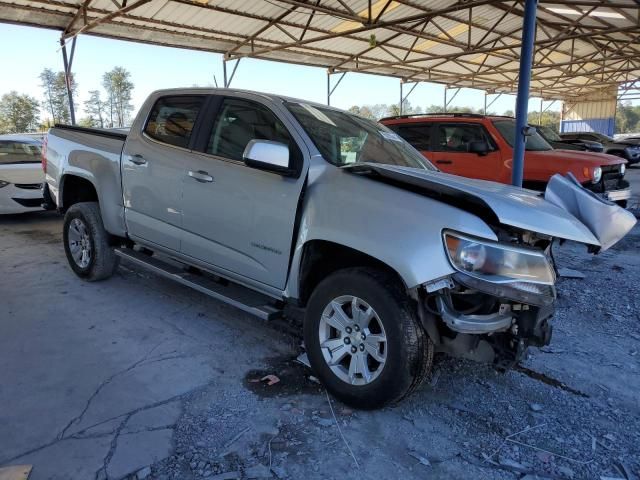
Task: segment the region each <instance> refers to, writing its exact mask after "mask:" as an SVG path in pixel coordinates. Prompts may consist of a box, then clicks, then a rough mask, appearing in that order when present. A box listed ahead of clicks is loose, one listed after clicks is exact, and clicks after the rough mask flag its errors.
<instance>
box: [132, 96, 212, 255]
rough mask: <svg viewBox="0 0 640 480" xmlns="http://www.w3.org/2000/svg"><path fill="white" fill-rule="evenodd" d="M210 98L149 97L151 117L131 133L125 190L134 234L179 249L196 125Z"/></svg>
mask: <svg viewBox="0 0 640 480" xmlns="http://www.w3.org/2000/svg"><path fill="white" fill-rule="evenodd" d="M206 99H207V96H205V95H169V96H162V97H159V98H156V99H150V100H149V102H150V103H153V106H152V107H150V113H149V116H148V117H147V119H146V120H144V121H143V123H142V124H138V125H134V128H132V129H131V133H130V134H129V135H128V136H127V141H126V143H125V147H124V150H123V154H122V190H123V195H124V205H125V220H126V224H127V231H128V233H129V235H130V236H131V237H132V238H134V239H141V240H143V241H147V242H151V243H153V244H156V245H159V246H161V247H164V248H167V249H170V250H174V251H179V250H180V237H181V233H180V229H181V227H182V206H181V204H182V186H183V177H184V175H185V170H186V167H185V165H186V162H187V159H188V158H189V157H191V156H194V154H193V153H192V152H191V151H190V148H191V144H192V142H193V139H194V135H193V134H194V127H195V125H196V122H197V118H198V115H199V113H200V112H201V110H202V109H203V106H204V103H205V101H206ZM146 107H147V106H146V105H145V107H143V108H146Z"/></svg>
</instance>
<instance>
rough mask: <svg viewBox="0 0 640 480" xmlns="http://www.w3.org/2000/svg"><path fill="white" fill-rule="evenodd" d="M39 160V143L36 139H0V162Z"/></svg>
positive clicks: (36, 161)
mask: <svg viewBox="0 0 640 480" xmlns="http://www.w3.org/2000/svg"><path fill="white" fill-rule="evenodd" d="M41 161H42V159H41V158H40V144H39V143H38V142H37V141H35V140H34V141H33V142H31V141H20V140H0V164H10V163H40V162H41Z"/></svg>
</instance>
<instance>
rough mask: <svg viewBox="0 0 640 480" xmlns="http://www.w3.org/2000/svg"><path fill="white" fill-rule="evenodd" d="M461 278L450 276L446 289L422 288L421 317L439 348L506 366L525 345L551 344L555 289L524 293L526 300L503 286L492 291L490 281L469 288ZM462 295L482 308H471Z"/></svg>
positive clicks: (519, 357) (513, 361)
mask: <svg viewBox="0 0 640 480" xmlns="http://www.w3.org/2000/svg"><path fill="white" fill-rule="evenodd" d="M460 279H461V276H460V275H459V274H458V275H454V277H453V278H451V279H449V281H451V283H450V284H449V287H448V288H447V287H445V288H444V289H441V290H438V291H436V292H432V293H431V294H429V293H426V297H425V298H424V300H423V303H422V306H423V308H422V310H421V314H420V318H421V320H422V322H423V325H424V327H425V329H426V331H427V333H428V334H429V336H430V337H431V339H432V340H433V342H434V344H435V346H436V350H437V351H439V352H442V353H446V354H448V355H451V356H455V357H462V358H467V359H470V360H475V361H480V362H485V363H493V364H494V365H495V366H496V367H498V368H500V369H508V368H511V367H512V366H513V365H515V364H516V363H517V362H518V361H519V360H520V359H521V358H522V356H523V355H524V353H525V352H526V350H527V348H528V347H530V346H535V347H542V346H545V345H548V344H549V343H550V341H551V335H552V326H551V319H552V317H553V313H554V301H555V288H553V287H548V290H546V291H545V295H544V296H541V295H539V294H538V295H535V296H534V295H533V294H530V295H527V297H528V298H527V300H529V302H527V301H522V300H523V299H514V298H513V296H512V293H513V292H512V291H508V290H505V288H504V286H500V285H495V286H493V287H495V288H494V291H493V292H490V291H489V290H491V287H489V286H485V288H481V289H478V288H477V286H476V288H473V287H471V286H470V285H469V282H464V283H465V284H466V285H464V284H463V283H462V282H460ZM478 286H479V285H478ZM505 294H506V296H505ZM466 297H472V298H473V300H474V301H475V302H477V303H479V304H482V305H484V307H482V308H479V309H474V308H472V309H471V310H473V312H470V309H469V308H468V306H469V305H468V303H469V302H468V299H466ZM536 297H537V298H536Z"/></svg>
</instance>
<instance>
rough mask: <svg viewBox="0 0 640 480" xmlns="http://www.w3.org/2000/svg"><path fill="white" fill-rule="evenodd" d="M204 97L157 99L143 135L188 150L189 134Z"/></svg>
mask: <svg viewBox="0 0 640 480" xmlns="http://www.w3.org/2000/svg"><path fill="white" fill-rule="evenodd" d="M205 98H206V97H205V96H204V95H176V96H168V97H162V98H159V99H158V100H157V101H156V103H155V105H154V106H153V108H152V109H151V113H150V114H149V117H148V119H147V124H146V125H145V127H144V133H145V134H146V135H147V136H149V137H150V138H152V139H154V140H157V141H158V142H162V143H166V144H167V145H172V146H174V147H180V148H189V143H190V142H191V134H192V132H193V127H194V125H195V123H196V119H197V117H198V113H200V110H201V109H202V106H203V104H204V101H205Z"/></svg>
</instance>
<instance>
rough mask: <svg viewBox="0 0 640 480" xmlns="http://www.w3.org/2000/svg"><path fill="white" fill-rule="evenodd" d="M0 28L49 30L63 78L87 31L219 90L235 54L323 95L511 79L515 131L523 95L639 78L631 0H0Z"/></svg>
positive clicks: (639, 1)
mask: <svg viewBox="0 0 640 480" xmlns="http://www.w3.org/2000/svg"><path fill="white" fill-rule="evenodd" d="M526 12H528V15H527V14H526ZM536 15H537V25H536V23H535V22H536V19H535V17H536ZM527 20H528V21H529V26H530V27H531V28H530V29H527V28H523V25H525V27H526V24H525V21H527ZM0 21H3V22H11V23H17V24H23V25H31V26H37V27H46V28H54V29H59V30H60V31H61V43H62V45H63V49H62V50H63V54H64V56H65V58H66V60H65V65H66V67H65V69H66V70H67V72H69V71H70V69H71V67H72V62H73V50H74V47H75V39H76V38H77V36H78V35H79V34H89V35H99V36H104V37H110V38H117V39H123V40H130V41H135V42H144V43H151V44H157V45H165V46H172V47H180V48H188V49H196V50H204V51H210V52H217V53H222V54H223V55H224V66H225V68H224V70H225V80H224V84H225V86H228V85H229V83H230V80H231V78H232V77H233V72H235V68H236V67H237V62H239V61H240V60H241V59H242V58H246V57H251V58H260V59H265V60H276V61H282V62H289V63H296V64H303V65H311V66H317V67H323V68H326V69H327V97H328V99H329V97H330V94H331V92H332V89H333V88H335V86H336V85H337V83H338V82H339V80H338V82H334V86H333V87H331V75H332V74H341V75H343V74H344V73H346V72H361V73H370V74H377V75H386V76H391V77H396V78H399V79H400V85H401V88H402V85H403V84H407V83H416V82H423V81H428V82H436V83H441V84H444V85H446V86H447V87H448V88H461V87H469V88H477V89H482V90H485V91H486V92H488V93H498V94H499V93H512V92H515V91H516V90H517V88H518V80H519V79H522V80H523V81H524V85H521V92H520V95H519V97H520V98H519V102H518V105H519V107H520V108H518V113H519V115H518V117H519V119H520V122H519V123H521V124H522V121H526V99H528V93H529V88H530V90H531V92H533V93H534V94H535V95H536V96H540V97H543V98H545V99H558V100H564V101H578V100H579V99H581V98H584V97H586V96H588V95H592V94H598V92H600V91H602V90H606V89H611V88H612V87H616V88H617V86H618V85H621V84H630V83H631V82H634V81H636V80H637V79H638V78H640V0H551V1H544V0H541V1H538V0H459V1H458V0H429V1H427V0H252V1H238V0H82V1H80V2H78V1H77V0H0ZM527 31H529V32H530V33H531V38H529V39H527V38H526V35H524V36H523V32H527ZM523 37H524V38H523ZM528 40H530V41H532V42H533V43H534V46H533V48H534V54H533V63H532V65H531V68H529V67H528V62H527V60H528V55H526V53H527V51H529V52H530V51H531V49H530V47H531V45H530V41H528ZM69 43H71V44H72V47H71V52H70V53H69V54H68V55H67V48H66V45H67V44H69ZM521 51H522V52H524V53H525V55H524V56H523V57H522V59H523V62H522V65H521V55H520V54H521ZM230 61H236V64H235V65H234V67H233V70H232V72H231V74H230V75H229V76H227V74H226V72H227V68H226V65H227V63H228V62H230ZM521 68H523V69H524V70H523V75H522V76H521V75H520V71H521ZM529 74H530V75H529ZM529 79H530V87H529V88H526V87H527V85H526V83H527V82H526V80H529ZM403 95H404V94H403V93H402V90H401V93H400V98H401V99H402V98H405V97H404V96H403ZM401 105H402V102H401ZM523 108H524V110H525V115H524V118H525V120H523V119H522V109H523ZM521 140H522V142H520V143H522V145H524V136H522V138H521ZM515 156H516V157H518V156H519V155H518V154H516V155H515ZM517 165H518V162H517V160H515V159H514V166H516V167H517ZM516 169H517V168H514V172H515V170H516Z"/></svg>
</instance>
